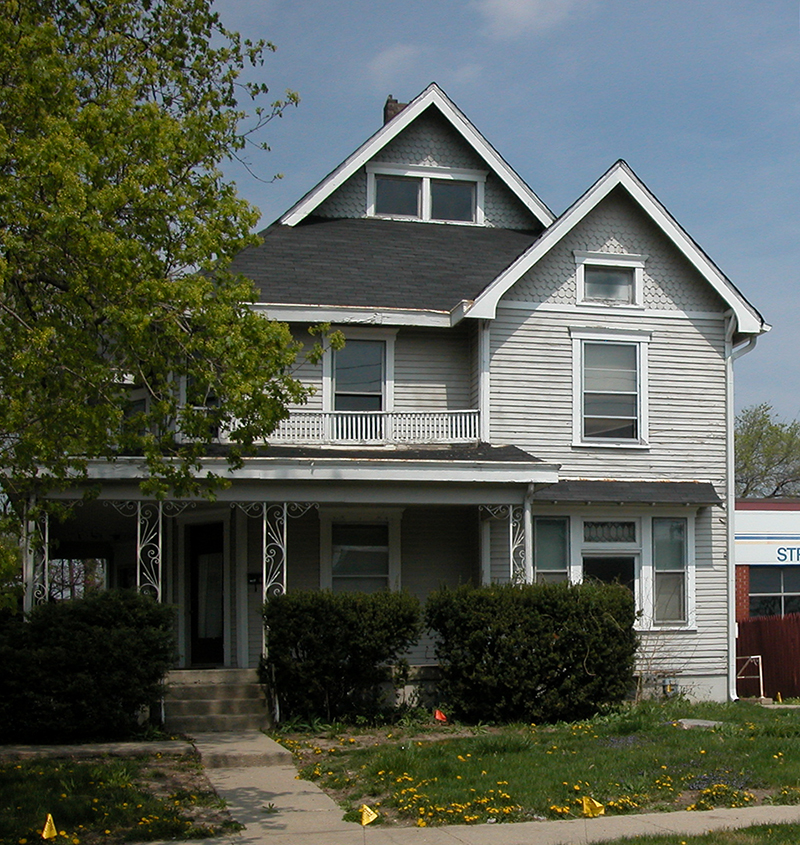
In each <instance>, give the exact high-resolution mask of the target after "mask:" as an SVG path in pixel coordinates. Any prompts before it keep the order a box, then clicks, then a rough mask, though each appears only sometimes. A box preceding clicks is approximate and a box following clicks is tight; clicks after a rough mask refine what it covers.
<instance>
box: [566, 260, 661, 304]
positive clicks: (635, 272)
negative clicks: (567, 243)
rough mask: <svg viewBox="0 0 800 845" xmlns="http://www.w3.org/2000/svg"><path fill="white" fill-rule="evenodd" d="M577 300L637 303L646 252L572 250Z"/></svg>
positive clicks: (640, 299) (641, 285)
mask: <svg viewBox="0 0 800 845" xmlns="http://www.w3.org/2000/svg"><path fill="white" fill-rule="evenodd" d="M574 255H575V264H576V268H577V273H576V276H577V288H578V303H579V304H583V303H587V304H593V305H606V306H609V305H641V304H642V287H643V278H644V265H645V261H646V260H647V256H646V255H628V254H618V253H608V252H578V251H576V252H575V253H574Z"/></svg>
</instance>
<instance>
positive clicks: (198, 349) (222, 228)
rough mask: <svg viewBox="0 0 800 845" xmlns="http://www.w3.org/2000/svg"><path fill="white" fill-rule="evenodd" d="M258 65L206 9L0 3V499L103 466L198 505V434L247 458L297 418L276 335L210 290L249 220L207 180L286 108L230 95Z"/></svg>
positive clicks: (293, 384)
mask: <svg viewBox="0 0 800 845" xmlns="http://www.w3.org/2000/svg"><path fill="white" fill-rule="evenodd" d="M269 49H271V45H269V44H265V43H255V44H253V43H250V42H248V41H245V40H243V39H242V38H241V37H240V36H239V35H238V34H237V33H234V32H230V31H228V30H227V29H226V28H225V27H224V26H223V25H222V23H221V22H220V20H219V18H218V16H217V15H216V14H215V13H214V12H213V11H212V9H211V0H0V464H2V465H3V467H4V479H5V480H4V482H3V483H4V485H5V487H6V491H7V492H10V493H11V494H18V493H19V492H20V491H21V490H22V489H24V487H25V485H27V484H28V483H29V481H30V479H31V478H33V477H37V478H38V479H39V483H41V480H42V479H43V478H44V479H48V478H49V479H51V480H52V483H53V484H57V483H58V482H59V480H63V479H65V478H67V477H70V476H72V477H74V475H75V474H76V473H77V474H78V475H80V473H81V472H82V471H83V470H84V468H85V461H86V460H87V459H89V458H95V457H106V458H109V459H113V458H114V457H115V456H116V455H119V454H141V455H142V456H143V458H144V460H145V461H146V463H147V466H148V467H149V470H150V474H151V481H150V482H148V485H149V489H150V490H151V492H154V493H157V494H160V495H161V494H164V492H165V491H167V490H169V489H172V490H174V491H177V492H181V491H183V492H186V491H188V490H190V489H195V490H196V489H197V488H196V487H193V486H192V485H193V482H192V478H193V477H194V476H195V475H196V474H197V471H198V468H199V459H200V456H201V455H202V454H203V451H204V448H205V444H206V443H207V441H208V440H209V438H210V437H211V434H212V432H214V431H215V430H217V429H219V428H224V429H226V430H228V431H229V432H230V437H231V439H232V440H233V441H234V442H235V443H238V444H244V445H247V444H250V443H252V442H253V441H254V440H256V439H258V438H261V437H264V436H265V435H267V434H268V433H269V432H270V431H271V430H272V429H273V428H274V426H275V425H276V424H277V422H278V421H279V420H280V419H281V417H282V416H283V415H284V414H285V407H286V404H287V403H289V402H297V401H302V400H303V398H304V396H305V391H304V389H303V387H302V386H301V385H300V384H299V382H297V381H296V380H295V379H294V378H293V377H292V364H293V362H294V360H295V356H296V354H297V348H296V345H295V344H294V343H293V341H292V338H291V336H290V334H289V332H288V329H287V328H286V326H284V325H282V324H279V323H275V322H272V321H269V320H266V319H264V318H263V317H261V316H259V315H257V314H256V313H254V311H253V310H252V309H251V308H250V307H249V305H248V303H249V302H250V301H251V300H252V298H253V290H252V287H251V285H250V284H249V283H248V282H246V281H245V280H244V279H242V278H238V277H235V276H233V275H231V274H228V273H226V271H225V267H226V265H227V263H228V262H229V260H230V258H231V257H232V256H233V255H235V254H236V253H237V252H238V251H239V250H241V249H242V248H243V247H245V246H246V245H248V244H250V243H252V242H253V237H252V236H251V234H250V231H251V228H252V227H253V225H254V224H255V222H256V221H257V216H258V215H257V211H256V210H255V209H254V208H253V207H251V206H250V205H249V204H248V203H247V202H245V201H244V200H243V199H242V198H240V197H239V196H238V195H237V193H236V190H235V187H234V185H232V184H231V183H229V182H227V181H226V180H225V178H224V176H223V174H222V172H221V165H222V164H223V163H224V161H225V160H226V159H227V158H229V157H231V156H238V155H241V154H242V151H243V150H244V148H245V145H246V144H247V143H248V139H249V138H253V137H255V138H256V140H258V138H257V135H256V136H253V135H252V134H251V133H253V132H255V133H257V132H258V130H259V129H261V128H262V127H263V126H264V124H265V123H266V122H267V121H268V120H269V119H271V118H272V117H274V116H277V115H280V114H281V113H282V112H283V110H284V109H285V108H286V107H287V106H288V105H291V104H293V103H295V102H296V96H295V95H293V94H291V93H290V94H288V96H285V97H283V98H282V99H280V100H277V101H273V102H269V101H267V102H266V103H265V104H263V105H259V103H260V102H261V100H262V99H264V97H265V95H266V87H265V86H264V85H261V84H255V85H253V84H250V85H247V84H243V83H242V77H241V74H242V73H243V71H244V70H245V69H246V68H247V67H248V66H249V65H250V64H252V65H255V66H258V65H260V64H261V62H262V57H263V55H264V52H265V50H269ZM241 103H244V106H243V105H241ZM248 109H249V114H248V113H247V110H248ZM132 392H133V393H132ZM132 395H133V396H139V397H140V399H146V401H139V402H138V403H131V402H130V398H131V396H132ZM233 459H234V460H236V455H234V458H233Z"/></svg>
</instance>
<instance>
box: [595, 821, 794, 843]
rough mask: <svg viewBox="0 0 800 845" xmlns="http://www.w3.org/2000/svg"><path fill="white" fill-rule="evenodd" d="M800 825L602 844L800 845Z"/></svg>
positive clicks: (638, 838) (755, 827)
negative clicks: (799, 844)
mask: <svg viewBox="0 0 800 845" xmlns="http://www.w3.org/2000/svg"><path fill="white" fill-rule="evenodd" d="M798 842H800V824H769V825H768V824H762V825H754V826H753V827H747V828H742V829H739V830H715V831H711V832H710V833H704V834H702V835H701V836H685V835H679V834H668V835H661V836H634V837H631V838H629V839H613V840H609V841H607V842H604V843H603V845H797V843H798Z"/></svg>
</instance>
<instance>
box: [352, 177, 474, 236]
mask: <svg viewBox="0 0 800 845" xmlns="http://www.w3.org/2000/svg"><path fill="white" fill-rule="evenodd" d="M367 174H368V182H367V215H368V216H369V217H389V218H400V219H406V220H423V221H426V222H428V221H430V222H436V223H479V224H481V223H483V194H484V191H483V187H484V182H485V179H486V174H485V173H482V172H479V171H466V170H453V169H446V168H440V167H420V166H410V167H403V166H396V165H368V166H367Z"/></svg>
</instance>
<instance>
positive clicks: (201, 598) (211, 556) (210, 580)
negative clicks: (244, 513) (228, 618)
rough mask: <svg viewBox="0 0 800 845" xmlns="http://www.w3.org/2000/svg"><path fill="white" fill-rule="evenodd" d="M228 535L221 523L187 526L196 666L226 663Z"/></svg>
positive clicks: (191, 644)
mask: <svg viewBox="0 0 800 845" xmlns="http://www.w3.org/2000/svg"><path fill="white" fill-rule="evenodd" d="M224 536H225V535H224V528H223V524H222V523H221V522H212V523H209V524H207V525H187V526H186V549H187V553H188V561H189V590H190V600H189V608H190V624H189V647H190V651H189V662H190V665H192V666H221V665H222V664H223V662H224V653H223V640H222V632H223V625H224V621H225V615H224V590H223V583H224V581H223V557H224Z"/></svg>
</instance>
